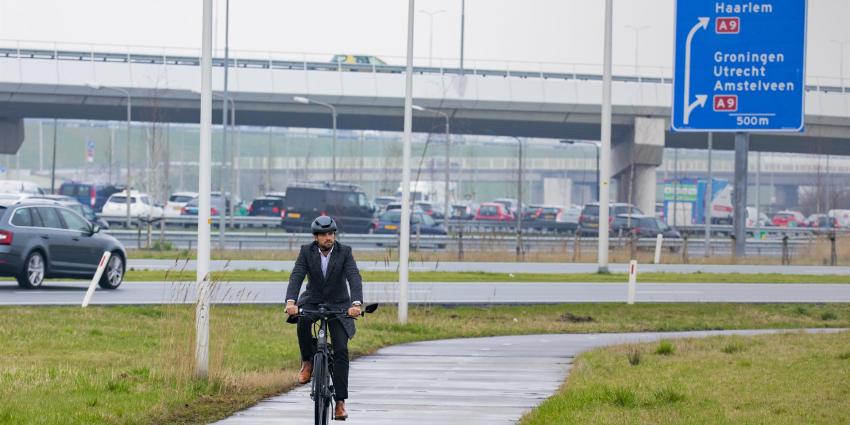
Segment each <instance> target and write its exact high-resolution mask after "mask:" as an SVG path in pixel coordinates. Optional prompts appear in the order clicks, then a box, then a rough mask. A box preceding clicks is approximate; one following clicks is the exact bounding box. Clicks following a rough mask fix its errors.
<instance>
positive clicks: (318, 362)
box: [312, 353, 331, 425]
mask: <svg viewBox="0 0 850 425" xmlns="http://www.w3.org/2000/svg"><path fill="white" fill-rule="evenodd" d="M329 378H330V377H329V374H328V366H327V359H326V358H325V355H324V353H316V355H314V356H313V392H312V395H313V410H314V417H315V424H316V425H328V421H329V420H330V409H331V403H330V402H331V400H330V397H329V393H330V390H329V388H328V387H329V382H328V381H329Z"/></svg>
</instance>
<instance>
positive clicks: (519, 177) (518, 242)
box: [513, 136, 525, 261]
mask: <svg viewBox="0 0 850 425" xmlns="http://www.w3.org/2000/svg"><path fill="white" fill-rule="evenodd" d="M513 137H514V139H516V141H517V144H518V149H519V162H518V164H517V184H516V192H517V200H516V202H517V207H516V259H517V261H520V260H522V259H524V258H525V251H524V250H523V248H522V139H520V138H519V137H516V136H513Z"/></svg>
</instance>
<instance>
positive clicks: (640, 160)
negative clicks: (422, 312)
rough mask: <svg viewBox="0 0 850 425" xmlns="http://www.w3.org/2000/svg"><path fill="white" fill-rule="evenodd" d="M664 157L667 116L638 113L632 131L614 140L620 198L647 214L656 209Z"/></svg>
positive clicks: (613, 163) (614, 171) (613, 169)
mask: <svg viewBox="0 0 850 425" xmlns="http://www.w3.org/2000/svg"><path fill="white" fill-rule="evenodd" d="M663 159H664V119H661V118H643V117H635V124H634V127H633V128H632V131H631V132H629V133H627V134H626V135H625V136H624V137H622V138H619V139H618V140H615V141H614V147H613V149H612V152H611V174H612V176H613V177H614V178H616V179H617V180H618V182H619V184H618V185H617V187H618V190H617V198H616V199H617V202H629V200H630V199H631V203H632V204H634V205H635V206H637V207H638V208H640V209H641V210H643V212H644V213H646V214H653V212H654V211H655V186H656V168H657V167H658V166H659V165H661V162H662V160H663Z"/></svg>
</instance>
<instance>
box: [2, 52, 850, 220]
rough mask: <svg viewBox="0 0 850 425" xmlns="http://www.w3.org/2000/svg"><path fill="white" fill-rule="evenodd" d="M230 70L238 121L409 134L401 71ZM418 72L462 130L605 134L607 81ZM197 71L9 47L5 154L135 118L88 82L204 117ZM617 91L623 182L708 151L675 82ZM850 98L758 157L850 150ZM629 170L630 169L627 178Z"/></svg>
mask: <svg viewBox="0 0 850 425" xmlns="http://www.w3.org/2000/svg"><path fill="white" fill-rule="evenodd" d="M223 64H224V61H223V60H222V59H217V60H215V61H214V65H216V67H215V69H214V76H213V77H214V86H216V87H221V86H222V77H223ZM230 66H231V70H230V73H229V84H230V90H231V94H232V96H233V98H234V100H235V101H236V103H237V114H236V115H237V117H236V121H237V123H239V124H243V125H258V126H286V127H329V126H330V123H331V120H330V117H329V116H328V113H327V111H326V110H324V109H322V108H319V107H315V106H312V105H301V104H298V103H295V102H293V101H292V97H293V96H295V95H306V96H311V97H314V98H316V99H320V100H322V101H325V102H329V103H333V104H334V105H336V106H337V109H338V112H339V127H340V128H347V129H376V130H395V131H400V130H401V128H402V112H403V111H402V104H403V94H404V93H403V90H404V75H403V72H402V71H403V68H402V67H399V66H374V65H338V64H332V63H325V62H306V61H289V60H275V59H231V62H230ZM415 73H416V75H415V77H414V98H415V99H416V102H417V103H418V104H421V105H423V106H427V107H431V108H437V109H441V110H444V111H447V112H449V113H450V114H451V116H452V130H453V132H456V133H462V134H463V133H465V134H483V135H505V136H520V137H546V138H575V139H586V140H597V139H598V138H599V121H600V106H599V100H600V99H601V77H600V76H599V75H594V74H583V73H576V72H572V73H570V72H544V71H516V70H498V69H464V70H460V69H446V68H427V67H425V68H423V67H419V68H416V69H415ZM198 76H199V60H198V58H197V57H196V56H191V55H189V56H176V55H151V54H133V53H110V52H98V51H79V50H62V49H58V48H57V49H54V50H39V49H21V48H5V49H0V117H3V119H2V120H0V140H2V143H0V146H2V147H3V148H2V149H3V150H4V151H5V152H14V151H16V150H17V147H18V146H19V144H20V140H22V139H23V137H22V130H21V128H22V127H21V126H20V119H22V118H74V119H103V120H123V119H125V114H126V109H125V108H126V107H125V97H124V96H123V95H122V94H120V93H117V92H116V91H113V90H108V89H93V88H90V87H87V83H95V84H99V85H102V86H111V87H120V88H124V89H126V90H128V91H129V92H130V94H131V97H132V98H133V118H134V120H137V121H161V122H198V116H199V110H198V104H199V102H198V95H197V94H196V93H195V92H196V91H197V90H198V89H199V88H200V80H199V78H198ZM613 84H614V87H613V103H614V107H613V112H614V117H613V140H614V145H615V146H614V151H613V167H612V168H613V170H612V171H613V174H614V175H615V176H616V175H618V174H619V175H620V177H621V178H623V177H624V175H625V176H626V177H628V176H631V175H633V176H634V179H635V180H636V183H635V187H636V188H640V187H654V186H655V179H656V178H655V168H656V167H657V166H658V165H659V164H660V163H661V150H662V149H663V147H664V146H668V147H688V148H700V147H703V146H705V143H706V135H705V134H701V133H672V132H670V131H669V130H668V129H669V115H670V114H669V110H670V99H671V93H670V92H671V89H672V86H671V81H670V79H669V78H665V77H647V78H643V77H631V76H629V77H624V76H619V77H615V79H614V83H613ZM848 91H849V90H848V89H847V88H843V87H831V86H828V87H825V86H819V85H808V86H807V88H806V129H805V131H803V132H801V133H793V134H788V133H776V134H773V133H754V134H752V135H751V138H750V148H751V150H754V151H773V152H800V153H821V154H837V155H850V102H848V101H850V93H848ZM214 117H215V118H219V117H220V114H214ZM441 126H442V122H441V121H440V119H439V118H435V117H432V116H427V115H423V116H417V118H416V119H415V120H414V131H420V132H427V131H432V130H434V129H436V128H440V127H441ZM19 133H20V134H19ZM714 146H715V147H716V148H718V149H731V148H732V146H733V140H732V135H731V134H717V135H715V137H714ZM632 167H633V168H634V169H633V170H632V169H631V168H632ZM626 170H629V171H630V173H623V172H624V171H626ZM620 186H621V187H626V186H627V185H620ZM637 191H638V192H639V193H643V194H644V195H639V196H638V199H637V201H636V203H637V204H638V205H642V206H644V207H647V206H648V205H650V204H652V203H654V193H652V194H651V195H650V191H640V190H637ZM650 196H651V198H652V199H650ZM647 209H649V208H647Z"/></svg>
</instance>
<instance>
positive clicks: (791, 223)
mask: <svg viewBox="0 0 850 425" xmlns="http://www.w3.org/2000/svg"><path fill="white" fill-rule="evenodd" d="M771 221H772V223H773V225H774V226H777V227H801V226H803V223H804V222H805V221H806V219H805V218H804V217H803V215H802V214H800V213H798V212H796V211H779V212H778V213H776V215H774V216H773V219H772V220H771Z"/></svg>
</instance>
